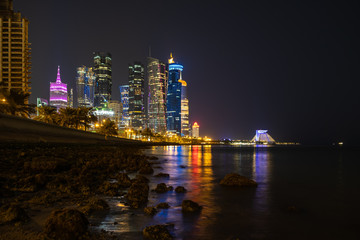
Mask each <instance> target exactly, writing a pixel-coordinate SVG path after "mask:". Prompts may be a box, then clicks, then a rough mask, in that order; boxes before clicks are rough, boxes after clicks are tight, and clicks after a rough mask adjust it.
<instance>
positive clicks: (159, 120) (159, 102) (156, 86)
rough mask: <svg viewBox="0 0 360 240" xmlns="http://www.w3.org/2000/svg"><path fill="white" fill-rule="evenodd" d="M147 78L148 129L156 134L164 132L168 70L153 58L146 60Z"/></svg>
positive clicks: (163, 64)
mask: <svg viewBox="0 0 360 240" xmlns="http://www.w3.org/2000/svg"><path fill="white" fill-rule="evenodd" d="M147 77H148V84H149V95H148V127H149V128H150V129H151V130H152V131H154V132H156V133H158V132H159V133H165V132H166V90H167V78H168V70H167V66H166V64H165V63H163V62H161V61H160V60H158V59H155V58H151V57H149V58H148V65H147Z"/></svg>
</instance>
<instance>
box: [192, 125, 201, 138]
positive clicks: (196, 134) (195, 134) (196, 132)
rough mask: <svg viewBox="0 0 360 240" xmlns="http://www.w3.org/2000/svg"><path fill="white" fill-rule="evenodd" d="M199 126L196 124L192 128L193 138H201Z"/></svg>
mask: <svg viewBox="0 0 360 240" xmlns="http://www.w3.org/2000/svg"><path fill="white" fill-rule="evenodd" d="M199 128H200V126H199V124H198V123H197V122H195V123H194V124H193V126H192V137H193V138H199Z"/></svg>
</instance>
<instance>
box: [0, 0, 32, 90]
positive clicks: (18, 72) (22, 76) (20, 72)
mask: <svg viewBox="0 0 360 240" xmlns="http://www.w3.org/2000/svg"><path fill="white" fill-rule="evenodd" d="M28 31H29V21H28V20H27V19H26V18H24V17H21V13H19V12H14V10H13V1H12V0H0V53H1V54H0V66H1V69H0V88H4V89H7V90H10V89H16V90H19V91H23V92H25V93H30V89H31V88H30V82H29V81H30V47H29V38H28Z"/></svg>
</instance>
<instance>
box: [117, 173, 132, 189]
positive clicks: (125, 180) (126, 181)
mask: <svg viewBox="0 0 360 240" xmlns="http://www.w3.org/2000/svg"><path fill="white" fill-rule="evenodd" d="M116 179H117V181H118V183H119V185H120V186H121V187H124V188H128V187H130V186H131V180H130V178H129V176H128V175H126V174H125V173H119V174H118V175H117V176H116Z"/></svg>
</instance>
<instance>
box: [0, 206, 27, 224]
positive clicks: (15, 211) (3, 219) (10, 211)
mask: <svg viewBox="0 0 360 240" xmlns="http://www.w3.org/2000/svg"><path fill="white" fill-rule="evenodd" d="M28 220H30V218H29V216H28V215H27V213H26V212H25V210H24V209H22V208H21V207H19V206H17V205H11V206H9V207H8V208H7V209H4V208H2V209H1V213H0V224H4V223H13V222H27V221H28Z"/></svg>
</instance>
